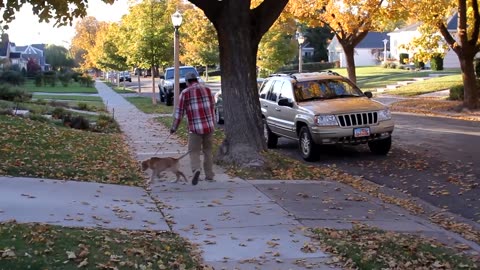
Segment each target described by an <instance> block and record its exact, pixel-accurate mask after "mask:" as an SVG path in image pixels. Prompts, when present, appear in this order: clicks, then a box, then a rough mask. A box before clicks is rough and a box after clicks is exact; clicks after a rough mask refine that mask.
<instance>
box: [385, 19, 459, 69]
mask: <svg viewBox="0 0 480 270" xmlns="http://www.w3.org/2000/svg"><path fill="white" fill-rule="evenodd" d="M420 25H421V23H415V24H412V25H409V26H407V27H404V28H402V29H397V30H395V31H393V32H391V33H388V36H389V37H390V38H389V39H390V42H389V48H390V55H391V57H392V58H395V59H400V54H401V53H406V54H408V55H409V57H411V56H413V54H415V51H414V50H413V51H409V50H407V49H404V48H401V47H402V45H407V44H409V43H410V42H411V41H412V40H413V39H414V38H418V37H419V36H420V33H419V31H418V27H419V26H420ZM457 25H458V13H456V14H454V15H453V16H451V17H450V18H449V19H448V20H447V29H448V31H449V32H450V33H451V34H452V36H453V37H455V36H456V32H457ZM426 65H427V66H428V65H429V63H426ZM443 67H444V68H458V67H460V62H459V60H458V57H457V54H455V52H453V51H452V50H450V49H449V50H448V51H447V53H446V55H445V58H444V59H443Z"/></svg>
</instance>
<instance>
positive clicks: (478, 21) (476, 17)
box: [470, 0, 480, 46]
mask: <svg viewBox="0 0 480 270" xmlns="http://www.w3.org/2000/svg"><path fill="white" fill-rule="evenodd" d="M472 7H473V23H474V27H473V33H472V38H471V39H470V45H472V46H475V45H476V44H477V41H478V34H479V30H480V29H479V28H480V13H479V12H478V2H477V0H473V1H472Z"/></svg>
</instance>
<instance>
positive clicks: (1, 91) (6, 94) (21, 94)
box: [0, 84, 32, 101]
mask: <svg viewBox="0 0 480 270" xmlns="http://www.w3.org/2000/svg"><path fill="white" fill-rule="evenodd" d="M0 99H3V100H8V101H28V100H31V99H32V94H31V93H28V92H27V91H25V90H24V89H20V88H17V87H12V86H11V85H8V84H0Z"/></svg>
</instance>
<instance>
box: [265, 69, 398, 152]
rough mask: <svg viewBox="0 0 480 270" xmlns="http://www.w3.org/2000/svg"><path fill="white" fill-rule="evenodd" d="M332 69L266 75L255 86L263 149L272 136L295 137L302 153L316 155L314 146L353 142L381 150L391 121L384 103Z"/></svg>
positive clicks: (388, 143) (389, 140) (388, 137)
mask: <svg viewBox="0 0 480 270" xmlns="http://www.w3.org/2000/svg"><path fill="white" fill-rule="evenodd" d="M371 97H372V93H371V92H365V93H363V92H362V91H361V90H360V89H359V88H358V87H357V86H356V85H355V84H354V83H352V82H351V81H350V80H348V79H347V78H345V77H343V76H340V75H338V74H337V73H334V72H313V73H297V74H292V75H286V74H278V75H271V76H270V77H269V78H267V79H266V80H265V82H264V83H263V85H262V88H261V89H260V104H261V110H262V117H263V125H264V135H265V139H266V141H267V145H268V147H269V148H274V147H276V145H277V141H278V137H285V138H289V139H293V140H297V141H298V144H299V148H300V152H301V155H302V157H303V158H304V159H305V160H307V161H314V160H316V159H317V158H318V153H319V152H318V147H317V146H318V145H327V144H329V145H332V144H333V145H334V144H337V145H358V144H365V143H367V144H368V146H369V148H370V151H371V152H372V153H375V154H380V155H386V154H387V153H388V152H389V151H390V147H391V144H392V136H391V135H392V132H393V129H394V122H393V120H392V117H391V114H390V110H389V109H388V107H387V106H385V105H383V104H381V103H380V102H376V101H373V100H371Z"/></svg>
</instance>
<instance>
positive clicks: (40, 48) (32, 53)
mask: <svg viewBox="0 0 480 270" xmlns="http://www.w3.org/2000/svg"><path fill="white" fill-rule="evenodd" d="M13 51H14V52H18V53H20V54H21V58H22V59H23V60H25V61H26V62H28V59H35V62H36V63H37V64H38V65H39V66H40V68H41V70H42V71H47V70H49V68H50V65H49V64H47V63H46V62H45V54H44V51H45V44H31V45H27V46H14V47H13Z"/></svg>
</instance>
